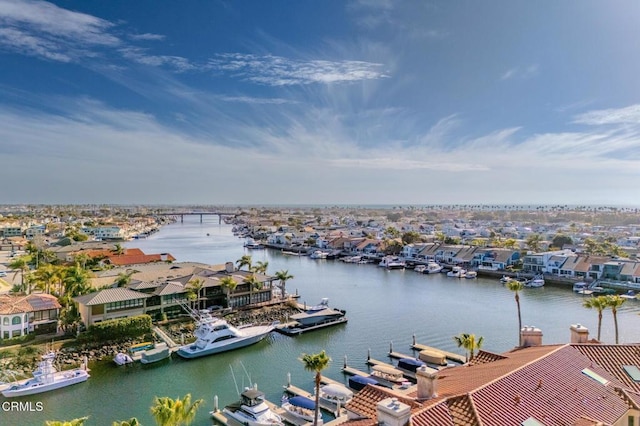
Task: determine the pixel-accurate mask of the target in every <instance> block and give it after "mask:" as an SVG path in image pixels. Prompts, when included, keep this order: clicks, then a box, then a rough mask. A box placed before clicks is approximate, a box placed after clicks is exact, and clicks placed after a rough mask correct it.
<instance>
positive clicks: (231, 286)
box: [220, 277, 238, 306]
mask: <svg viewBox="0 0 640 426" xmlns="http://www.w3.org/2000/svg"><path fill="white" fill-rule="evenodd" d="M220 286H221V287H222V288H223V289H225V291H226V293H227V306H228V305H229V298H230V295H231V292H232V291H233V290H235V289H236V287H237V286H238V282H237V281H236V280H234V279H233V278H231V277H224V278H222V279H221V280H220Z"/></svg>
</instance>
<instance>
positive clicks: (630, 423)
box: [629, 416, 636, 426]
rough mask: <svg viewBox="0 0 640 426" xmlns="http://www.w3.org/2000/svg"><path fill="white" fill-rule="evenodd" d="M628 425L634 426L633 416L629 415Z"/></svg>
mask: <svg viewBox="0 0 640 426" xmlns="http://www.w3.org/2000/svg"><path fill="white" fill-rule="evenodd" d="M629 426H636V420H635V417H633V416H629Z"/></svg>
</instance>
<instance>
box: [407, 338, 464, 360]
mask: <svg viewBox="0 0 640 426" xmlns="http://www.w3.org/2000/svg"><path fill="white" fill-rule="evenodd" d="M411 348H412V349H414V350H416V351H423V350H430V351H436V352H440V353H442V354H443V355H444V356H445V358H446V359H448V360H451V361H454V362H457V363H459V364H464V363H466V362H467V358H466V357H465V356H464V355H459V354H456V353H453V352H447V351H443V350H441V349H438V348H434V347H432V346H427V345H421V344H419V343H416V337H415V336H413V344H412V345H411Z"/></svg>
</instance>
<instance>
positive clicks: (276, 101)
mask: <svg viewBox="0 0 640 426" xmlns="http://www.w3.org/2000/svg"><path fill="white" fill-rule="evenodd" d="M218 99H220V100H223V101H225V102H239V103H245V104H258V105H260V104H272V105H282V104H292V103H298V102H297V101H294V100H290V99H283V98H256V97H252V96H218Z"/></svg>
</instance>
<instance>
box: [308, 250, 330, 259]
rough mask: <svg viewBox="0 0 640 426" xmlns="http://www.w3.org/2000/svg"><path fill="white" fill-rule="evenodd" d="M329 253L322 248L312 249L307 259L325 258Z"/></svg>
mask: <svg viewBox="0 0 640 426" xmlns="http://www.w3.org/2000/svg"><path fill="white" fill-rule="evenodd" d="M328 255H329V252H326V251H323V250H314V251H313V253H311V254H310V255H309V259H326V258H327V256H328Z"/></svg>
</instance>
